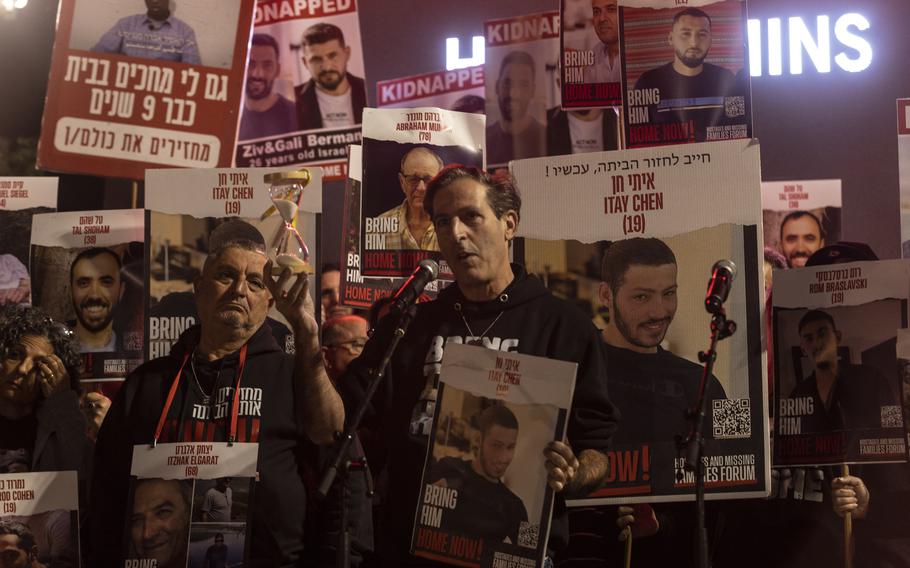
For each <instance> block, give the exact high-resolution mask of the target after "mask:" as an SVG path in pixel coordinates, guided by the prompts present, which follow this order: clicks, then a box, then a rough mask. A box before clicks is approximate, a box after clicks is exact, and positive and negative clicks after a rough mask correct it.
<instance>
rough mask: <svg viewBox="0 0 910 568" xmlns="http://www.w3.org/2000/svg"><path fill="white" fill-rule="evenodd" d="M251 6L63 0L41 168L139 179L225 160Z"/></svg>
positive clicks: (218, 1) (241, 1)
mask: <svg viewBox="0 0 910 568" xmlns="http://www.w3.org/2000/svg"><path fill="white" fill-rule="evenodd" d="M253 4H254V0H226V1H224V0H197V1H195V2H179V3H173V2H172V3H170V4H168V3H167V2H163V1H157V0H156V1H155V2H148V3H147V2H143V1H141V0H63V1H62V2H61V3H60V10H59V13H58V17H57V34H56V39H55V43H54V54H53V58H52V60H51V72H50V80H49V83H48V88H47V100H46V102H45V105H44V108H45V114H44V120H43V124H42V128H41V140H40V143H39V146H38V166H39V168H43V169H47V170H58V171H66V172H75V173H82V174H91V175H98V176H110V177H123V178H130V179H134V180H141V179H143V177H144V175H145V169H146V168H150V167H181V168H212V167H216V166H226V165H228V164H230V162H231V158H232V155H233V150H234V137H235V134H236V131H237V119H238V109H239V108H240V96H241V92H242V86H243V66H244V62H245V61H246V59H247V45H248V44H249V40H250V37H249V34H250V23H251V20H252V16H253Z"/></svg>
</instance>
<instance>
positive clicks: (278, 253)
mask: <svg viewBox="0 0 910 568" xmlns="http://www.w3.org/2000/svg"><path fill="white" fill-rule="evenodd" d="M265 182H266V183H268V184H269V186H270V187H269V197H270V198H271V199H272V204H273V205H274V206H275V209H276V210H277V211H278V214H279V215H280V216H281V218H282V219H283V220H284V225H282V226H281V227H280V228H279V229H278V233H276V234H275V239H274V240H273V241H272V251H271V253H272V255H273V256H274V258H275V262H274V264H273V267H272V272H273V273H274V274H280V273H281V272H282V271H284V269H285V268H289V269H290V270H291V272H292V273H294V274H299V273H300V272H306V273H308V274H312V273H313V272H315V271H314V270H313V267H312V265H310V249H309V248H308V247H307V246H306V243H305V242H303V237H301V236H300V231H299V230H298V229H297V226H296V224H297V223H296V219H297V211H298V209H299V208H300V200H301V199H302V198H303V190H304V188H306V186H307V184H309V183H310V172H309V170H294V171H287V172H275V173H271V174H267V175H266V176H265Z"/></svg>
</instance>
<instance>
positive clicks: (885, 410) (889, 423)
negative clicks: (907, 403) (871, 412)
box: [881, 404, 904, 428]
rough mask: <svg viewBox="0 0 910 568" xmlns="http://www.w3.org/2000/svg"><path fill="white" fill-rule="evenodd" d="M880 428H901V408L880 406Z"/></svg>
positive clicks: (902, 421) (902, 422) (902, 423)
mask: <svg viewBox="0 0 910 568" xmlns="http://www.w3.org/2000/svg"><path fill="white" fill-rule="evenodd" d="M881 409H882V428H901V427H903V425H904V420H903V417H902V416H901V407H900V406H897V405H896V404H895V405H888V406H882V407H881Z"/></svg>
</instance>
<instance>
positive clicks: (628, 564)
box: [623, 529, 632, 568]
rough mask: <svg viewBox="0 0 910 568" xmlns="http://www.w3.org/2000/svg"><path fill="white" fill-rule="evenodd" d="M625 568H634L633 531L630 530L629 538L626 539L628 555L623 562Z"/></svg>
mask: <svg viewBox="0 0 910 568" xmlns="http://www.w3.org/2000/svg"><path fill="white" fill-rule="evenodd" d="M623 565H624V566H625V568H632V530H631V529H630V530H629V536H627V537H626V554H625V560H624V562H623Z"/></svg>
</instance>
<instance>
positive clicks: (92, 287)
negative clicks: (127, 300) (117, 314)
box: [71, 253, 123, 332]
mask: <svg viewBox="0 0 910 568" xmlns="http://www.w3.org/2000/svg"><path fill="white" fill-rule="evenodd" d="M71 285H72V293H73V310H74V311H75V312H76V319H78V320H79V323H80V324H82V327H84V328H85V329H87V330H89V331H93V332H97V331H101V330H103V329H105V328H107V327H108V326H109V325H110V324H111V322H112V321H113V319H114V310H115V309H116V307H117V304H118V302H120V295H121V293H122V292H123V285H122V283H121V280H120V267H118V266H117V261H116V260H115V259H114V258H113V257H112V256H111V255H110V254H107V253H102V254H99V255H98V256H96V257H93V258H82V259H79V261H78V262H76V264H75V265H74V266H73V281H72V282H71Z"/></svg>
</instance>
